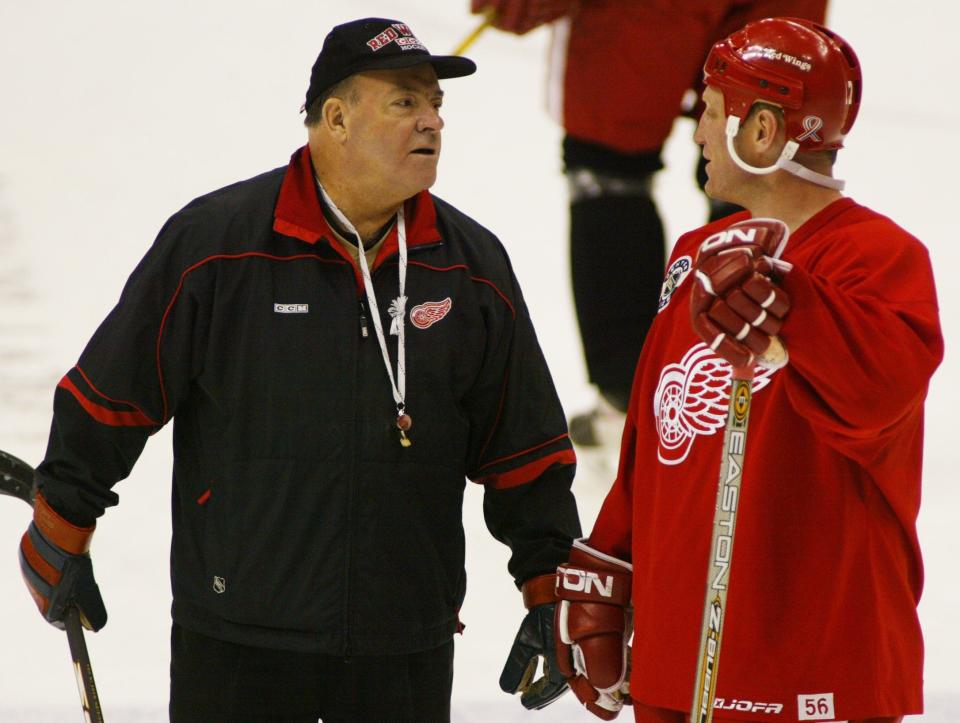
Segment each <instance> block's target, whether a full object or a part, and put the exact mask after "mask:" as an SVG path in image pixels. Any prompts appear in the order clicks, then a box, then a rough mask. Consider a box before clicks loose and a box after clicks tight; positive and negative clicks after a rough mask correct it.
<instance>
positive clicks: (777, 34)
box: [558, 18, 943, 723]
mask: <svg viewBox="0 0 960 723" xmlns="http://www.w3.org/2000/svg"><path fill="white" fill-rule="evenodd" d="M704 72H705V82H706V86H707V87H706V89H705V90H704V93H703V100H704V102H705V110H704V112H703V115H702V116H701V118H700V122H699V125H698V128H697V132H696V136H695V137H696V140H697V142H698V143H700V144H701V145H702V146H703V154H704V158H706V159H707V167H706V172H707V176H708V181H707V184H706V192H707V193H708V194H710V196H711V197H712V198H716V199H719V200H723V201H726V202H730V203H735V204H738V205H740V206H742V207H743V208H744V209H746V210H745V211H743V212H740V213H738V214H735V215H733V216H731V217H729V218H726V219H722V220H720V221H716V222H713V223H711V224H708V225H706V226H704V227H702V228H699V229H696V230H694V231H691V232H689V233H687V234H684V235H683V236H681V238H680V239H679V240H678V241H677V244H676V246H675V248H674V250H673V253H672V255H671V258H670V262H669V265H668V267H667V276H666V280H665V283H664V285H663V291H662V294H661V298H660V312H659V315H658V316H657V318H656V320H655V321H654V323H653V325H652V327H651V330H650V333H649V335H648V337H647V341H646V344H645V345H644V349H643V354H642V356H641V358H640V361H639V363H638V366H637V374H636V377H635V383H634V388H633V393H632V396H631V402H630V408H629V412H628V417H627V424H626V429H625V432H624V437H623V445H622V450H621V457H620V469H619V473H618V475H617V479H616V481H615V483H614V485H613V487H612V489H611V490H610V492H609V493H608V496H607V498H606V500H605V501H604V504H603V507H602V509H601V511H600V514H599V515H598V518H597V521H596V523H595V526H594V528H593V530H592V532H591V534H590V537H589V538H588V539H587V540H584V541H579V542H577V543H575V546H574V549H573V554H572V555H571V560H570V562H569V563H568V564H567V565H566V566H564V567H563V568H561V570H562V571H563V572H564V574H562V575H558V590H559V591H560V597H561V598H563V600H562V602H561V605H560V608H559V611H558V612H559V624H558V634H559V635H560V638H561V640H562V641H563V643H562V645H561V646H560V653H561V659H560V663H561V666H563V665H564V664H565V662H567V661H569V660H572V663H571V664H570V665H569V666H568V667H569V668H573V672H572V674H571V675H570V679H571V686H572V688H573V689H574V691H575V692H576V693H577V695H578V697H580V698H581V699H582V700H583V701H584V702H585V703H586V704H587V705H588V707H589V708H590V709H591V710H593V711H594V712H596V713H598V715H600V716H601V717H604V718H607V719H609V718H612V717H614V716H615V715H616V714H617V713H618V712H619V710H620V707H621V705H622V704H623V703H624V702H627V701H629V700H630V699H632V700H633V702H634V716H635V718H636V720H637V721H641V722H642V723H653V722H656V723H683V721H684V720H685V719H686V716H687V712H688V711H689V710H690V705H691V700H692V694H693V690H694V678H695V671H696V669H697V658H698V638H699V632H700V626H701V615H702V612H703V599H704V598H703V594H704V589H705V583H706V575H705V573H706V569H707V562H708V560H709V559H711V554H712V552H713V551H712V550H711V520H712V518H713V516H714V507H715V503H716V499H717V496H716V495H717V477H718V468H719V463H720V459H721V453H722V451H723V448H722V442H723V440H722V437H723V434H722V430H723V425H724V417H725V414H726V409H727V404H728V395H729V390H730V378H731V365H736V366H741V367H742V366H747V367H752V368H753V371H754V381H753V403H752V411H751V412H750V423H749V435H748V438H747V441H746V452H745V458H744V463H743V477H742V487H741V492H740V496H739V503H738V505H737V506H736V514H737V522H736V549H735V553H736V554H735V556H734V558H733V561H732V567H731V568H730V571H729V572H730V578H729V582H730V584H729V598H728V601H727V610H726V613H725V619H726V622H725V626H724V630H723V647H722V654H721V656H720V659H719V663H718V669H717V675H718V677H717V685H718V687H717V692H716V698H715V709H714V720H722V721H761V720H773V719H776V720H778V721H808V720H817V721H858V722H859V721H876V722H879V721H884V722H886V723H889V722H891V721H897V720H899V719H900V718H901V717H902V716H904V715H908V714H915V713H920V712H921V711H922V710H923V693H922V686H923V680H922V672H923V670H922V669H923V640H922V635H921V629H920V625H919V622H918V618H917V611H916V608H917V603H918V601H919V599H920V594H921V588H922V583H923V565H922V560H921V554H920V549H919V545H918V540H917V531H916V519H917V514H918V510H919V505H920V487H921V457H922V447H923V417H924V400H925V396H926V392H927V387H928V383H929V381H930V378H931V375H932V374H933V372H934V370H935V369H936V368H937V366H938V365H939V364H940V361H941V359H942V355H943V341H942V337H941V332H940V323H939V315H938V307H937V297H936V291H935V288H934V282H933V276H932V272H931V268H930V262H929V258H928V253H927V249H926V248H925V247H924V245H923V244H922V243H921V242H920V241H919V240H917V239H916V238H914V237H913V236H911V235H910V234H909V233H908V232H906V231H905V230H904V229H902V228H900V227H899V226H897V225H896V224H895V223H894V222H893V221H892V220H890V219H889V218H887V217H886V216H883V215H881V214H879V213H877V212H875V211H873V210H871V209H869V208H866V207H864V206H862V205H860V204H858V203H857V202H856V201H855V200H854V199H852V198H848V197H844V195H843V194H842V193H841V189H842V188H843V182H842V181H840V180H838V179H837V178H835V177H834V174H833V167H834V162H835V159H836V155H837V151H838V150H839V149H840V148H841V147H842V146H843V142H844V137H845V136H846V134H847V133H848V131H850V129H851V127H852V126H853V124H854V121H855V119H856V116H857V112H858V110H859V106H860V98H861V91H862V81H861V71H860V66H859V62H858V60H857V57H856V55H855V53H854V50H853V49H852V48H851V47H850V45H849V44H847V43H846V42H845V41H844V40H843V39H842V38H840V37H838V36H837V35H836V34H834V33H832V32H831V31H830V30H828V29H827V28H825V27H823V26H820V25H817V24H814V23H810V22H808V21H803V20H796V19H788V18H772V19H765V20H761V21H758V22H754V23H750V24H748V25H746V26H745V27H744V28H743V29H742V30H740V31H738V32H735V33H733V34H732V35H730V36H729V37H728V38H725V39H723V40H721V41H720V42H718V43H716V44H715V45H714V46H713V49H712V50H711V53H710V55H709V57H708V60H707V62H706V65H705V68H704ZM751 239H752V240H751ZM570 570H573V571H574V573H573V574H571V572H570ZM631 575H632V581H631V579H630V577H631ZM591 576H593V577H591ZM578 579H579V580H590V579H594V580H606V581H608V583H609V584H608V585H607V586H606V588H604V589H603V590H602V593H605V594H600V593H598V587H597V586H596V585H594V586H593V587H592V588H590V589H587V588H589V586H583V585H581V586H580V588H581V589H580V590H579V592H576V591H571V592H567V590H566V589H567V588H571V590H572V589H573V588H576V587H577V585H575V584H573V583H575V582H576V581H577V580H578ZM628 585H629V586H631V587H632V596H631V598H632V599H631V600H630V601H629V603H628V602H626V601H625V600H624V598H625V596H624V595H623V594H622V588H623V587H624V586H628ZM588 592H589V593H590V594H587V593H588ZM628 604H629V605H632V622H633V641H632V655H631V660H632V669H630V670H629V673H627V670H626V665H625V663H623V662H621V661H622V660H623V653H624V650H625V641H626V638H627V634H628V633H629V625H627V624H625V622H624V619H625V618H629V613H628V610H627V605H628ZM594 621H600V622H602V624H600V623H595V622H594ZM598 640H599V641H601V642H603V643H604V644H603V645H601V644H599V643H598V642H597V641H598ZM577 647H579V648H580V650H579V651H577V650H576V648H577ZM571 652H572V653H574V654H573V655H572V656H571ZM564 655H566V656H567V658H564V657H563V656H564ZM578 655H579V656H580V659H579V661H578ZM593 671H596V672H593ZM596 675H602V676H603V677H602V679H598V680H594V677H595V676H596ZM627 675H629V678H628V680H629V688H627V686H626V682H627V680H626V678H627Z"/></svg>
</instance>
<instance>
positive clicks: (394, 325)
mask: <svg viewBox="0 0 960 723" xmlns="http://www.w3.org/2000/svg"><path fill="white" fill-rule="evenodd" d="M317 186H319V188H320V193H321V194H323V200H324V201H325V202H326V203H327V205H328V206H329V207H330V210H331V211H332V212H333V214H334V216H336V217H337V220H338V221H339V222H340V223H341V225H343V227H344V228H345V229H346V230H347V231H349V232H350V233H352V234H353V235H354V236H356V237H357V249H358V250H359V251H360V253H359V254H357V261H358V262H359V264H360V275H361V276H362V277H363V289H364V291H365V292H366V294H367V304H368V305H369V307H370V315H371V316H372V317H373V327H374V329H375V330H376V332H377V341H378V342H379V343H380V352H381V353H382V354H383V365H384V367H385V368H386V370H387V376H388V377H389V378H390V387H391V389H392V390H393V401H394V402H395V403H396V405H397V428H398V429H399V430H400V444H402V445H403V446H404V447H409V446H410V445H411V444H412V442H411V441H410V438H409V437H407V431H408V430H409V429H410V427H411V425H412V420H411V419H410V415H409V414H407V412H406V406H405V404H404V396H405V394H406V386H407V370H406V366H405V364H404V359H405V353H404V352H405V348H406V345H405V335H404V325H403V320H404V316H405V315H406V306H407V297H406V296H405V295H404V291H405V289H406V286H407V226H406V224H405V223H404V220H403V205H402V204H401V205H400V210H399V211H397V247H398V249H399V253H400V264H399V269H398V276H399V286H400V294H399V296H397V298H396V299H394V300H393V301H391V302H390V307H389V308H388V309H387V313H388V314H390V316H391V317H392V319H393V321H392V322H391V323H390V333H391V334H392V335H394V336H396V337H397V375H396V378H394V375H393V369H392V368H391V365H390V353H389V352H388V351H387V340H386V338H385V337H384V335H383V325H382V324H381V323H380V310H379V308H378V307H377V296H376V294H375V293H374V291H373V280H372V279H371V278H370V266H369V265H368V264H367V255H366V253H365V250H364V248H363V239H362V238H361V237H360V234H359V233H357V229H355V228H354V226H353V224H352V223H350V220H349V219H348V218H347V217H346V216H345V215H344V213H343V211H341V210H340V209H339V208H337V204H335V203H334V202H333V199H332V198H330V195H329V194H328V193H327V192H326V190H325V189H324V187H323V185H322V184H321V183H320V181H319V180H318V181H317Z"/></svg>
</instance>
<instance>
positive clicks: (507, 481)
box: [479, 449, 577, 490]
mask: <svg viewBox="0 0 960 723" xmlns="http://www.w3.org/2000/svg"><path fill="white" fill-rule="evenodd" d="M576 461H577V456H576V454H574V452H573V450H572V449H562V450H560V451H559V452H554V453H553V454H548V455H547V456H546V457H541V458H540V459H537V460H534V461H533V462H530V463H529V464H525V465H523V466H522V467H517V468H516V469H512V470H510V471H509V472H504V473H502V474H492V475H489V476H487V477H483V478H482V479H480V480H479V481H480V482H481V483H482V484H485V485H493V487H494V488H496V489H498V490H502V489H508V488H510V487H519V486H520V485H523V484H526V483H527V482H531V481H532V480H535V479H536V478H537V477H539V476H540V475H541V474H543V473H544V472H545V471H547V470H548V469H549V468H550V467H552V466H553V465H555V464H574V463H575V462H576Z"/></svg>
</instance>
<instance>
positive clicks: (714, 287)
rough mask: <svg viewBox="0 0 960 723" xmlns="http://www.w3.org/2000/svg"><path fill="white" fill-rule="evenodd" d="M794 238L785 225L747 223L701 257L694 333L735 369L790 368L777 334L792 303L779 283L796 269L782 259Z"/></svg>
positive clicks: (711, 240) (721, 236)
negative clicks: (791, 237) (779, 276)
mask: <svg viewBox="0 0 960 723" xmlns="http://www.w3.org/2000/svg"><path fill="white" fill-rule="evenodd" d="M789 235H790V231H789V229H788V228H787V226H786V224H784V223H783V222H782V221H778V220H776V219H772V218H754V219H748V220H746V221H740V222H739V223H735V224H733V225H732V226H730V227H729V228H726V229H724V230H723V231H719V232H718V233H715V234H713V235H712V236H710V237H708V238H707V239H706V240H705V241H704V242H703V244H701V246H700V250H699V252H698V253H697V259H696V262H695V269H696V282H695V284H694V287H693V290H692V293H691V296H690V318H691V321H692V323H693V329H694V331H695V332H696V333H697V334H698V335H699V336H700V338H701V339H703V340H704V341H705V342H706V343H707V345H708V346H709V347H710V348H711V349H713V350H714V351H715V352H716V353H717V354H718V355H719V356H721V357H723V358H724V359H726V360H727V361H728V362H730V363H731V364H732V365H733V366H735V367H752V366H753V365H754V364H760V365H761V366H764V367H766V368H768V369H779V368H780V367H782V366H784V365H785V364H786V363H787V359H788V357H787V353H786V350H785V349H784V347H783V344H782V343H781V342H780V339H779V337H778V336H777V334H778V333H779V332H780V328H781V327H782V326H783V320H784V318H785V317H786V315H787V312H788V311H789V310H790V298H789V297H788V296H787V294H786V292H785V291H784V290H783V289H781V288H780V287H779V286H777V284H776V279H777V277H778V275H782V274H785V273H787V272H788V271H789V270H790V269H791V268H792V267H791V265H790V264H788V263H786V262H784V261H781V260H780V258H779V257H780V254H781V253H782V252H783V249H784V248H785V247H786V243H787V239H788V238H789Z"/></svg>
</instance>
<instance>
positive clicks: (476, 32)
mask: <svg viewBox="0 0 960 723" xmlns="http://www.w3.org/2000/svg"><path fill="white" fill-rule="evenodd" d="M495 16H496V13H495V12H494V11H493V10H487V11H485V12H484V14H483V20H481V21H480V23H479V24H478V25H477V27H475V28H474V29H473V30H471V31H470V34H469V35H467V37H465V38H464V39H463V40H461V41H460V45H458V46H457V47H456V48H455V49H454V51H453V55H463V54H464V53H465V52H467V48H469V47H470V46H471V45H473V43H474V42H475V41H476V39H477V38H479V37H480V36H481V35H482V34H483V31H484V30H486V29H487V28H489V27H490V26H491V25H493V19H494V17H495Z"/></svg>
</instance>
